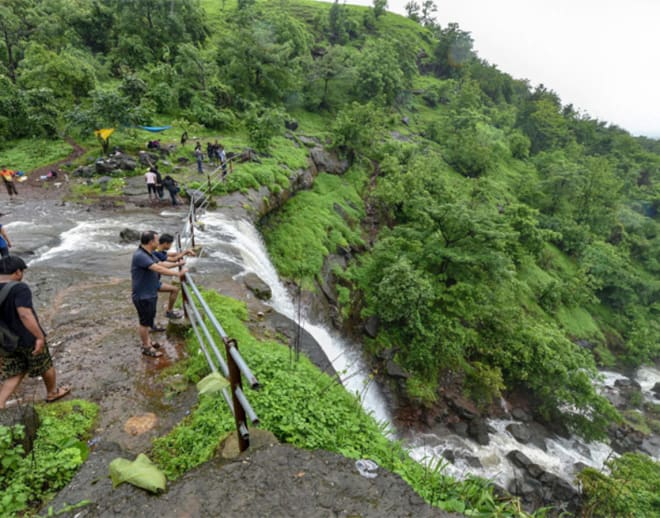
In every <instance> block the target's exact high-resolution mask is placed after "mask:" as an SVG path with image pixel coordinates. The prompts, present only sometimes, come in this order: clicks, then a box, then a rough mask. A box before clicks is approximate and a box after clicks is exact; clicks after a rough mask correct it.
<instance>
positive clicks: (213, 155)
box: [195, 140, 233, 178]
mask: <svg viewBox="0 0 660 518" xmlns="http://www.w3.org/2000/svg"><path fill="white" fill-rule="evenodd" d="M206 155H207V156H208V160H209V163H210V164H211V165H213V166H215V165H217V164H220V165H221V166H222V177H223V178H224V177H225V176H227V165H229V170H230V172H233V166H232V164H231V161H229V160H227V153H225V147H224V146H223V145H222V144H220V143H219V142H218V141H217V140H216V141H215V142H214V143H213V144H212V143H211V142H207V143H206ZM195 160H196V161H197V172H198V173H200V174H202V173H203V172H204V169H203V167H202V162H204V151H203V150H202V143H201V142H197V144H195Z"/></svg>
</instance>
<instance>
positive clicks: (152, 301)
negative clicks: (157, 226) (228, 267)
mask: <svg viewBox="0 0 660 518" xmlns="http://www.w3.org/2000/svg"><path fill="white" fill-rule="evenodd" d="M173 242H174V237H173V236H172V235H171V234H162V235H161V236H160V237H159V236H158V233H157V232H155V231H153V230H148V231H146V232H143V233H142V235H141V236H140V246H138V248H137V250H136V251H135V253H134V254H133V259H132V261H131V284H132V299H133V304H134V306H135V309H136V310H137V314H138V320H139V325H138V335H139V337H140V342H141V345H142V354H144V355H145V356H150V357H152V358H158V357H160V356H162V355H163V353H162V351H160V348H161V344H159V343H158V342H156V341H154V340H152V339H151V336H150V332H154V331H156V332H157V331H164V329H163V328H161V327H159V326H157V324H156V312H157V309H158V293H159V292H161V293H168V300H167V309H166V311H165V316H166V317H167V318H181V317H182V316H183V315H182V314H181V313H180V312H177V311H175V310H174V303H175V302H176V299H177V296H178V294H179V288H178V286H175V285H173V284H168V283H165V282H162V281H161V279H160V278H161V276H162V275H164V276H169V277H178V278H179V280H181V279H183V278H184V277H185V275H186V272H187V271H188V270H187V269H186V268H184V265H185V259H184V258H185V257H186V256H194V255H195V253H194V252H193V251H192V250H190V249H186V250H184V251H182V252H176V251H174V250H171V247H172V243H173ZM175 268H179V269H178V270H175Z"/></svg>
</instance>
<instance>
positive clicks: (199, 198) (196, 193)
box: [186, 189, 206, 207]
mask: <svg viewBox="0 0 660 518" xmlns="http://www.w3.org/2000/svg"><path fill="white" fill-rule="evenodd" d="M186 195H187V196H188V198H190V199H191V200H192V201H193V203H194V204H195V207H199V206H200V205H203V204H204V202H205V201H206V194H204V193H203V192H202V191H200V190H198V189H187V190H186Z"/></svg>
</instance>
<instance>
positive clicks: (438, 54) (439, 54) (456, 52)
mask: <svg viewBox="0 0 660 518" xmlns="http://www.w3.org/2000/svg"><path fill="white" fill-rule="evenodd" d="M472 44H473V40H472V36H471V35H470V33H469V32H466V31H463V30H461V28H460V27H459V25H458V24H457V23H450V24H449V25H448V26H447V28H446V29H442V30H441V31H440V35H439V39H438V43H437V44H436V46H435V49H434V52H433V57H434V60H433V70H434V72H435V75H436V76H437V77H458V76H460V75H461V71H462V70H463V68H464V67H465V65H467V64H468V63H469V62H470V61H471V60H472V59H474V57H475V55H474V52H473V51H472Z"/></svg>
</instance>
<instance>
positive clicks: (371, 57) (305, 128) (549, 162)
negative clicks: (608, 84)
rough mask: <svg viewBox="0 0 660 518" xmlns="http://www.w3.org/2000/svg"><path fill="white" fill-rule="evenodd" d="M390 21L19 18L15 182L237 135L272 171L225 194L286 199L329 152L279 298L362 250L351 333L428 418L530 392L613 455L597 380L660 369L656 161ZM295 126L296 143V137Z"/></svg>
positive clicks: (80, 6) (288, 223) (370, 17)
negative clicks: (445, 399)
mask: <svg viewBox="0 0 660 518" xmlns="http://www.w3.org/2000/svg"><path fill="white" fill-rule="evenodd" d="M382 7H383V4H382V2H376V3H375V4H374V7H373V8H367V7H352V6H346V5H343V4H341V3H340V2H335V3H332V4H330V3H318V2H312V1H310V0H287V1H282V2H272V1H266V0H261V1H256V0H252V1H248V0H240V1H230V0H228V1H227V2H224V1H223V2H222V3H218V2H212V1H211V0H204V1H201V2H198V1H196V0H179V1H177V2H160V3H159V2H155V3H154V2H152V1H151V0H135V1H132V2H125V1H123V0H107V1H100V0H93V1H90V2H79V1H77V0H54V1H52V2H39V1H37V0H5V1H4V2H3V3H2V6H0V29H2V31H3V34H4V37H3V39H2V41H1V42H0V153H2V162H8V163H7V164H6V165H8V166H9V167H14V168H22V169H29V168H30V166H32V167H34V166H35V165H41V164H44V163H47V161H48V160H53V159H56V158H60V157H63V156H65V155H66V154H67V152H68V145H64V144H57V143H56V142H57V141H55V140H54V141H53V145H52V146H51V145H50V144H46V143H45V142H46V140H37V139H48V138H55V137H56V136H57V135H72V136H73V137H75V138H77V139H79V140H80V141H81V142H82V143H84V145H86V146H88V147H89V149H90V151H89V152H88V155H87V156H86V157H85V159H89V158H94V157H95V156H97V155H98V150H99V146H98V143H97V142H96V141H95V139H94V137H93V136H92V133H91V132H92V130H93V129H95V128H100V127H106V128H107V127H116V128H118V131H117V132H116V133H115V134H114V135H113V136H112V144H111V145H120V146H122V147H125V148H127V149H137V148H138V147H140V148H141V147H143V146H144V143H145V142H146V140H148V138H149V136H147V135H145V134H144V133H143V132H142V131H141V130H137V129H135V128H136V126H138V125H145V124H146V125H161V124H172V125H173V128H172V129H171V130H168V132H169V133H164V134H163V140H166V141H168V142H173V143H174V142H177V141H178V137H179V135H180V134H181V133H182V132H183V131H187V132H188V133H189V136H190V138H191V139H192V138H194V137H199V138H216V136H217V135H218V134H219V133H221V134H222V135H223V142H224V143H225V145H226V146H227V145H231V146H232V147H233V148H239V147H246V146H249V147H251V148H253V149H255V150H256V151H258V154H259V160H260V163H249V164H241V165H240V166H238V165H237V166H236V167H235V170H234V172H233V173H232V174H230V175H229V176H228V178H227V181H226V182H224V183H222V184H220V185H218V186H217V187H216V188H215V193H216V194H224V193H227V192H233V191H240V192H244V193H250V192H251V190H253V189H258V188H262V187H266V188H268V189H269V190H270V191H271V192H272V193H278V192H280V191H282V190H285V189H288V188H289V187H290V185H289V183H290V178H291V174H292V172H293V171H295V170H297V169H300V168H303V167H305V166H306V164H307V150H306V147H305V145H304V143H303V138H302V137H303V136H305V137H307V138H310V137H313V138H315V139H316V141H317V142H320V143H322V145H324V146H325V147H326V148H327V150H328V151H331V152H333V153H335V154H336V155H337V156H338V158H340V159H345V160H347V161H348V163H349V164H350V166H351V167H350V169H349V171H348V172H347V173H345V174H344V175H341V176H331V175H327V174H320V175H319V176H318V177H317V179H316V181H315V184H314V186H313V188H312V189H311V190H309V191H307V192H302V193H299V194H298V195H297V196H295V197H293V198H292V199H290V200H289V201H288V202H287V203H286V204H285V205H284V207H283V208H282V210H280V211H278V212H277V213H276V214H273V215H271V216H270V217H269V219H268V221H266V222H264V224H263V225H262V227H263V230H264V234H265V239H266V241H267V243H268V246H269V250H270V252H271V255H272V257H273V259H274V262H275V264H276V265H277V267H278V269H279V271H280V273H281V275H283V276H285V277H288V278H290V279H292V280H294V281H295V282H298V283H300V284H301V285H302V286H303V287H304V288H307V289H314V287H315V286H316V285H318V284H319V282H320V281H321V278H320V277H321V275H322V273H321V272H322V271H323V270H324V268H325V269H327V266H329V265H327V264H325V263H324V261H326V260H327V259H328V257H329V256H331V255H332V254H335V253H337V252H338V250H340V251H341V252H345V251H346V250H347V249H348V250H350V252H351V254H350V257H351V261H350V264H349V265H348V267H347V268H346V269H345V270H342V269H341V268H339V267H337V266H334V267H333V268H332V271H333V274H334V277H335V279H337V284H338V285H337V286H336V289H337V293H338V299H339V300H338V303H339V304H340V306H341V307H340V308H339V310H340V312H339V313H340V314H341V315H342V316H343V317H344V318H345V321H346V322H347V323H350V324H356V325H358V326H359V325H360V323H361V322H362V321H363V320H364V319H365V318H367V317H371V316H375V317H378V319H379V321H380V327H379V333H378V335H377V337H376V338H375V339H372V340H369V341H368V343H367V344H366V347H367V349H368V350H369V352H371V353H373V354H376V353H379V352H381V351H383V350H393V351H396V354H395V357H394V361H395V362H396V363H398V364H399V365H400V366H401V367H403V368H404V369H405V370H406V371H407V372H408V373H409V374H410V377H409V378H408V385H407V389H406V391H407V393H406V395H407V396H409V397H410V399H411V400H412V401H413V402H416V403H418V404H420V405H430V404H432V403H433V402H434V401H436V400H437V398H438V397H439V395H440V394H441V389H442V387H440V386H439V384H440V381H439V380H442V379H444V378H443V373H445V372H447V371H451V372H453V373H455V374H456V376H455V378H458V379H461V380H463V383H464V389H465V392H466V394H468V395H470V396H471V397H472V398H473V399H474V400H475V401H477V402H478V403H479V404H480V405H482V406H483V407H486V406H487V405H488V403H489V402H490V401H491V400H493V399H494V398H496V397H497V396H498V395H500V394H501V393H506V392H507V391H509V390H511V389H523V390H524V391H525V392H526V393H528V394H530V397H532V398H534V400H535V401H534V402H535V403H538V404H536V405H535V408H537V410H538V412H539V413H540V414H541V415H542V416H543V417H545V418H546V419H548V420H551V421H564V422H565V423H566V424H567V425H569V426H570V427H571V428H572V429H574V430H575V431H577V432H579V433H581V434H583V435H584V436H586V437H602V436H603V435H604V434H605V431H606V429H607V427H608V425H609V424H611V423H612V422H613V421H619V420H620V419H621V418H622V417H621V416H620V415H618V414H617V412H616V411H615V410H614V409H613V408H612V406H611V405H610V404H609V403H608V402H607V401H606V400H605V399H604V398H603V397H601V396H599V395H598V394H597V393H596V392H595V390H594V388H593V387H592V384H591V379H592V378H593V376H594V375H595V372H596V367H597V366H599V365H609V366H615V365H625V366H637V365H640V364H642V363H648V362H653V361H655V360H657V359H658V358H660V318H659V317H660V278H659V274H660V261H659V260H658V257H660V213H659V209H660V143H659V141H656V140H651V139H647V138H635V137H633V136H631V135H630V134H628V133H627V132H626V131H624V130H622V129H620V128H618V127H616V126H612V125H608V124H606V123H604V122H602V121H598V120H595V119H592V118H591V117H589V116H588V115H585V114H584V113H582V112H581V111H579V110H578V109H576V108H575V107H574V106H572V105H570V104H569V105H562V104H561V101H560V99H559V97H558V96H557V94H555V93H554V92H553V91H551V90H549V89H547V88H546V87H544V86H539V87H536V88H532V87H531V86H530V84H529V83H528V82H527V81H525V80H518V79H514V78H512V77H511V76H510V75H508V74H506V73H505V72H502V71H500V70H498V69H497V67H496V66H494V65H492V64H489V63H487V62H486V61H484V60H482V59H480V58H479V57H478V56H477V55H476V53H475V52H474V50H473V48H472V43H473V42H472V36H471V35H470V33H469V32H466V31H464V30H462V29H461V28H460V27H459V26H458V25H456V24H449V25H447V26H446V27H442V26H440V25H438V24H437V23H436V22H435V19H434V16H435V15H434V12H435V11H436V6H435V4H434V3H433V2H422V3H420V2H410V5H409V6H408V11H409V17H408V18H403V17H400V16H396V15H393V14H391V13H387V12H383V11H382ZM145 26H149V30H147V31H145V30H142V29H143V27H145ZM63 28H66V30H63ZM285 122H287V123H292V122H297V124H298V129H297V130H295V131H293V130H291V131H290V132H289V133H290V136H286V137H285ZM290 127H291V126H290ZM304 142H308V141H304ZM35 143H36V144H35ZM41 148H43V149H48V153H50V152H51V151H50V150H53V153H54V154H53V155H52V157H53V158H48V159H47V158H46V157H50V156H51V155H44V154H43V153H41V151H39V152H36V151H34V150H37V149H41ZM65 149H66V150H65ZM21 150H23V151H21ZM37 157H38V158H37ZM180 157H186V158H188V159H190V158H191V154H190V150H189V149H186V150H181V149H178V150H177V151H176V152H175V154H174V155H173V156H172V163H176V162H175V160H176V159H177V158H180ZM40 160H42V162H39V161H40ZM2 165H5V164H2ZM19 165H20V167H19ZM166 172H167V171H166ZM205 182H206V179H204V180H201V181H200V182H199V183H196V184H195V183H193V184H192V185H189V187H194V186H195V185H203V184H205ZM81 189H85V188H81ZM83 193H84V191H83ZM263 195H264V194H263V193H260V194H259V196H263ZM330 260H331V261H332V258H331V259H330ZM330 264H333V263H332V262H331V263H330ZM347 325H348V324H347ZM638 403H639V401H638ZM210 404H211V403H209V402H204V403H203V404H202V407H204V405H210ZM269 411H270V410H269ZM627 417H628V419H631V420H632V419H633V418H632V417H631V416H630V415H629V416H627ZM637 424H638V425H639V426H642V424H643V423H637ZM200 426H202V425H200ZM215 426H216V428H217V427H219V426H220V425H219V424H216V425H215ZM277 426H279V425H276V424H273V428H274V429H276V428H277ZM283 426H284V428H283V429H282V430H281V431H280V432H278V433H280V434H281V435H282V436H287V433H290V434H293V435H294V436H295V430H296V427H297V426H302V424H301V423H288V424H286V425H283ZM218 429H219V428H218ZM644 429H645V430H646V429H652V426H648V427H646V428H644ZM365 433H370V432H365ZM292 440H293V439H292ZM294 442H295V441H294ZM338 448H339V447H338ZM339 449H341V448H339ZM207 453H208V452H205V453H204V454H203V455H201V457H205V456H206V455H207ZM181 462H182V463H183V464H184V465H186V466H187V465H191V464H192V463H193V462H192V461H190V462H188V461H185V460H181ZM195 462H197V461H196V460H195ZM392 462H393V461H392ZM172 469H174V468H172ZM182 469H183V468H182Z"/></svg>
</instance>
